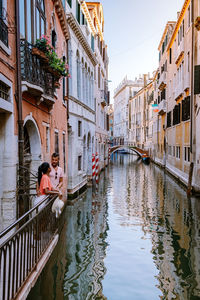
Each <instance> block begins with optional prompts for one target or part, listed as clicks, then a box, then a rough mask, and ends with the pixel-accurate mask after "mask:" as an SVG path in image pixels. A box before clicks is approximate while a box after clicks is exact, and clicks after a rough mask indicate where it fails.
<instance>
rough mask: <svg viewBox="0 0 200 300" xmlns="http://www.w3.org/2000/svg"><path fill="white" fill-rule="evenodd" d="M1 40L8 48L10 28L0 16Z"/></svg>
mask: <svg viewBox="0 0 200 300" xmlns="http://www.w3.org/2000/svg"><path fill="white" fill-rule="evenodd" d="M0 40H1V41H2V42H3V43H4V44H5V45H6V46H7V47H8V26H7V25H6V24H5V22H4V21H3V18H2V17H1V16H0Z"/></svg>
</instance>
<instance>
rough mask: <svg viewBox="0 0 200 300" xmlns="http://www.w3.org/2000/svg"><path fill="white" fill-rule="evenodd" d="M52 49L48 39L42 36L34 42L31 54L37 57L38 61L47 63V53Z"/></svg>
mask: <svg viewBox="0 0 200 300" xmlns="http://www.w3.org/2000/svg"><path fill="white" fill-rule="evenodd" d="M53 49H54V48H53V47H52V46H51V44H50V40H49V37H47V36H46V35H42V36H41V38H39V39H37V40H36V43H35V45H34V47H33V48H32V54H33V55H36V56H38V57H39V58H40V59H42V60H44V61H46V62H48V60H49V59H48V55H47V54H48V53H49V52H50V51H53Z"/></svg>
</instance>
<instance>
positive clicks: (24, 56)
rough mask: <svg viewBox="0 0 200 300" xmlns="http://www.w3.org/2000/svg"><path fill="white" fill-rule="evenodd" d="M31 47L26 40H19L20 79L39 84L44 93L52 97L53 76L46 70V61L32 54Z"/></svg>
mask: <svg viewBox="0 0 200 300" xmlns="http://www.w3.org/2000/svg"><path fill="white" fill-rule="evenodd" d="M32 48H33V45H31V44H30V43H28V42H27V41H26V40H21V41H20V52H21V76H22V80H23V81H28V82H30V83H31V84H34V85H37V86H40V87H41V88H43V90H44V93H45V94H46V95H50V96H53V97H54V90H55V88H54V83H55V78H54V76H53V74H51V73H50V72H48V68H47V63H46V64H45V63H44V62H43V61H42V60H41V59H40V58H39V57H37V56H35V55H33V54H32Z"/></svg>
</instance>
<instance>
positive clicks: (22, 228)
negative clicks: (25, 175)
mask: <svg viewBox="0 0 200 300" xmlns="http://www.w3.org/2000/svg"><path fill="white" fill-rule="evenodd" d="M55 198H56V196H54V197H51V198H49V197H48V198H46V199H44V200H42V201H40V203H38V204H37V205H36V206H35V207H33V208H32V209H31V210H29V211H28V212H27V213H25V214H24V215H23V216H22V217H21V218H20V219H18V220H17V221H16V222H15V223H13V224H12V225H10V226H9V227H8V228H6V229H5V230H4V231H2V232H1V233H0V240H1V244H0V266H1V272H0V299H2V300H5V299H6V300H10V299H15V298H16V297H17V295H18V293H19V291H20V290H21V289H22V287H23V286H24V284H25V283H26V280H27V279H28V277H29V276H30V275H31V274H32V272H33V271H35V268H36V266H37V263H38V262H39V260H40V258H41V257H42V255H43V253H44V251H45V250H46V249H47V247H48V246H49V244H50V242H51V241H53V239H54V237H55V234H56V233H57V225H58V224H57V220H56V218H55V215H54V214H53V213H52V211H51V209H52V204H53V202H54V200H55ZM43 206H44V207H43Z"/></svg>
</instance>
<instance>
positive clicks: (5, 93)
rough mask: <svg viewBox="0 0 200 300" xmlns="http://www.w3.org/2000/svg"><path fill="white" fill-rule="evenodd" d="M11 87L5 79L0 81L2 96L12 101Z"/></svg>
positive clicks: (0, 94)
mask: <svg viewBox="0 0 200 300" xmlns="http://www.w3.org/2000/svg"><path fill="white" fill-rule="evenodd" d="M9 91H10V87H9V86H8V85H7V84H5V83H4V82H3V81H0V98H2V99H4V100H6V101H10V92H9Z"/></svg>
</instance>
